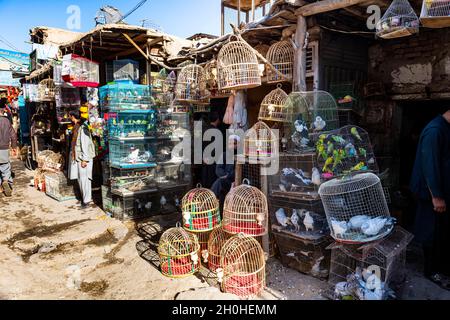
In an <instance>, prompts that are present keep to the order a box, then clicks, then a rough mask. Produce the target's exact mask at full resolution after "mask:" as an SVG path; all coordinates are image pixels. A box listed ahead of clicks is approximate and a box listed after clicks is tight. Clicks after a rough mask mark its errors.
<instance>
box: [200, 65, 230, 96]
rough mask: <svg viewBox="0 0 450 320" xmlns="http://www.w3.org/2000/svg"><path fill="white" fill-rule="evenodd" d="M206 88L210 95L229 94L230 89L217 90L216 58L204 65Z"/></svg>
mask: <svg viewBox="0 0 450 320" xmlns="http://www.w3.org/2000/svg"><path fill="white" fill-rule="evenodd" d="M204 69H205V75H206V88H207V89H208V90H209V92H211V96H222V95H229V94H230V93H231V90H219V83H218V74H217V72H218V71H217V60H215V59H214V60H211V61H210V62H208V63H207V64H206V65H205V67H204Z"/></svg>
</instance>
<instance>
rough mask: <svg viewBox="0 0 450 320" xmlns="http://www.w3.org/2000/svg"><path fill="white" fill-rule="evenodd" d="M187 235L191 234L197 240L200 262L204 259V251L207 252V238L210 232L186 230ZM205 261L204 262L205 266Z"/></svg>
mask: <svg viewBox="0 0 450 320" xmlns="http://www.w3.org/2000/svg"><path fill="white" fill-rule="evenodd" d="M187 231H188V232H189V233H192V234H193V235H195V236H196V237H197V239H198V244H199V245H200V252H201V255H202V261H203V259H204V258H205V251H206V252H207V251H208V241H209V237H210V235H211V232H212V231H206V232H191V231H189V230H187ZM206 263H207V261H206V262H205V265H206Z"/></svg>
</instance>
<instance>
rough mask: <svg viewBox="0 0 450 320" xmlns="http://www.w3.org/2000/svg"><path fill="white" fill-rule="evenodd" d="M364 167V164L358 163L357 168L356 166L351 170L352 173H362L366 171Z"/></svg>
mask: <svg viewBox="0 0 450 320" xmlns="http://www.w3.org/2000/svg"><path fill="white" fill-rule="evenodd" d="M364 167H366V164H365V163H364V162H360V163H358V164H357V165H356V166H354V167H353V168H351V169H350V171H352V172H353V171H361V170H363V169H364Z"/></svg>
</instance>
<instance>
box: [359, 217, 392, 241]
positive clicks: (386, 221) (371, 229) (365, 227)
mask: <svg viewBox="0 0 450 320" xmlns="http://www.w3.org/2000/svg"><path fill="white" fill-rule="evenodd" d="M393 224H395V218H381V217H376V218H373V219H370V220H368V221H366V222H364V223H363V224H362V225H361V231H362V232H363V233H364V234H365V235H367V236H376V235H378V234H379V233H380V231H381V230H382V229H383V228H384V227H385V226H388V227H390V226H392V225H393Z"/></svg>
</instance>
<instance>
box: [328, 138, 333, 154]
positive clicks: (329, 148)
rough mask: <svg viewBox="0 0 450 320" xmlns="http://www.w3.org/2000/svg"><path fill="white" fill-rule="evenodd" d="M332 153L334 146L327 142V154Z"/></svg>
mask: <svg viewBox="0 0 450 320" xmlns="http://www.w3.org/2000/svg"><path fill="white" fill-rule="evenodd" d="M333 151H334V144H333V143H332V142H330V141H328V144H327V153H328V154H330V155H331V154H332V153H333Z"/></svg>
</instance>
